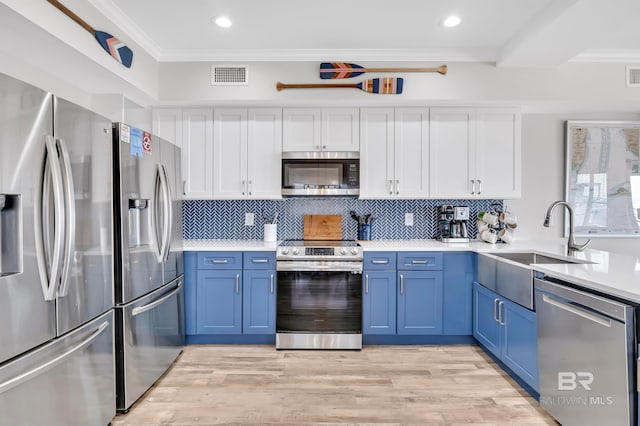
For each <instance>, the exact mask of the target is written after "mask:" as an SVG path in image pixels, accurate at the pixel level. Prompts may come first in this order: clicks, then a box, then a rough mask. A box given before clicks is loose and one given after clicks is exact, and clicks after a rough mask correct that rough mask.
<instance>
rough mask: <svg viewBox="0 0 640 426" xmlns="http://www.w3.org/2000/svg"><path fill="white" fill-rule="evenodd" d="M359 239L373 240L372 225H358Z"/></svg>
mask: <svg viewBox="0 0 640 426" xmlns="http://www.w3.org/2000/svg"><path fill="white" fill-rule="evenodd" d="M358 239H359V240H370V239H371V224H370V223H361V224H359V225H358Z"/></svg>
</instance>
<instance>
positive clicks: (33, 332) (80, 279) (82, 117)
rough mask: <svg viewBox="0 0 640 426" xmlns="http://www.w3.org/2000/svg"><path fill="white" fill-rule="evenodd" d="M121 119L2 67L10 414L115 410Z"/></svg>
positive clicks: (72, 418)
mask: <svg viewBox="0 0 640 426" xmlns="http://www.w3.org/2000/svg"><path fill="white" fill-rule="evenodd" d="M111 147H112V140H111V122H110V121H109V120H108V119H106V118H103V117H101V116H99V115H96V114H94V113H93V112H91V111H88V110H86V109H84V108H81V107H79V106H77V105H74V104H72V103H70V102H67V101H65V100H63V99H60V98H57V97H55V96H53V95H52V94H51V93H49V92H46V91H43V90H40V89H38V88H36V87H33V86H30V85H28V84H25V83H23V82H21V81H18V80H16V79H13V78H11V77H8V76H5V75H2V74H0V423H2V424H11V425H41V424H46V425H71V424H78V425H79V424H82V425H106V424H108V423H109V422H110V421H111V419H112V418H113V416H114V415H115V412H116V407H115V371H114V342H113V333H114V325H113V324H114V322H113V318H114V317H113V286H112V281H113V280H112V277H113V256H112V239H113V230H112V222H113V221H112V211H113V206H112V204H113V202H112V198H113V197H112V180H111V176H112V173H111V169H112V163H111Z"/></svg>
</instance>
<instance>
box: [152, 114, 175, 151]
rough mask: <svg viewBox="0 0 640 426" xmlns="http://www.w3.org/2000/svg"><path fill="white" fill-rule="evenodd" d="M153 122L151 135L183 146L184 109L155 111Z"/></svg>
mask: <svg viewBox="0 0 640 426" xmlns="http://www.w3.org/2000/svg"><path fill="white" fill-rule="evenodd" d="M151 120H152V124H151V133H153V134H154V135H157V136H159V137H161V138H162V139H166V140H168V141H169V142H171V143H172V144H174V145H177V146H180V147H181V146H182V108H159V109H154V110H153V111H152V112H151Z"/></svg>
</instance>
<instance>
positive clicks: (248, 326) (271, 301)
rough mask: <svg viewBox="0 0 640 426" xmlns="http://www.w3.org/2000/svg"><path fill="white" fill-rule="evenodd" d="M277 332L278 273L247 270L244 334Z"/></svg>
mask: <svg viewBox="0 0 640 426" xmlns="http://www.w3.org/2000/svg"><path fill="white" fill-rule="evenodd" d="M275 332H276V271H273V270H260V269H254V270H245V271H244V273H243V277H242V333H244V334H273V333H275Z"/></svg>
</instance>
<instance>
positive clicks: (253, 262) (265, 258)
mask: <svg viewBox="0 0 640 426" xmlns="http://www.w3.org/2000/svg"><path fill="white" fill-rule="evenodd" d="M243 268H244V269H276V253H275V252H271V251H247V252H245V253H244V259H243Z"/></svg>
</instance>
